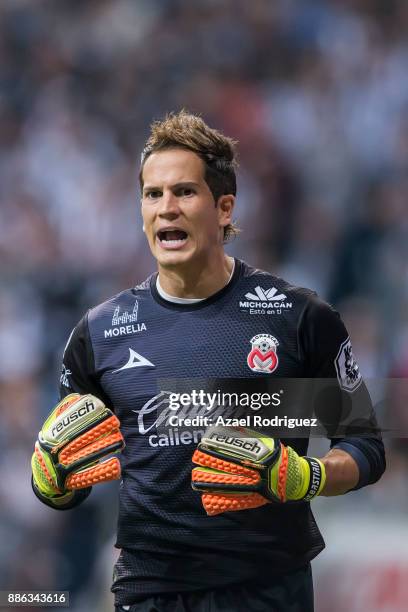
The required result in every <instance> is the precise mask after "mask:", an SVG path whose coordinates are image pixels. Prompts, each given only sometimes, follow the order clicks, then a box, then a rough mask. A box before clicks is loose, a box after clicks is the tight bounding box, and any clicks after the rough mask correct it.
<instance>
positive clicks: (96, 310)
mask: <svg viewBox="0 0 408 612" xmlns="http://www.w3.org/2000/svg"><path fill="white" fill-rule="evenodd" d="M152 276H153V275H152ZM152 276H149V277H148V278H147V279H146V280H144V281H143V282H142V283H140V284H139V285H136V286H135V287H132V288H129V289H125V290H123V291H120V292H119V293H116V294H115V295H113V296H112V297H110V298H108V299H107V300H105V301H104V302H101V303H100V304H98V305H96V306H94V307H93V308H90V309H89V310H88V313H87V319H88V323H89V324H92V323H95V322H97V321H99V320H101V319H106V318H107V317H110V318H111V319H112V325H115V324H118V323H120V322H122V321H123V322H124V323H128V322H131V321H135V320H137V311H138V307H139V300H140V299H146V298H147V297H150V283H151V279H152Z"/></svg>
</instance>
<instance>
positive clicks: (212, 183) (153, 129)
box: [139, 110, 240, 242]
mask: <svg viewBox="0 0 408 612" xmlns="http://www.w3.org/2000/svg"><path fill="white" fill-rule="evenodd" d="M236 144H237V143H236V141H235V140H232V138H228V136H224V134H221V132H219V131H218V130H215V129H213V128H210V127H209V126H208V125H207V124H206V123H205V122H204V121H203V119H202V118H201V117H199V116H198V115H193V114H190V113H189V112H187V111H186V110H181V111H180V112H178V113H169V114H168V115H167V116H166V117H165V118H164V120H163V121H154V122H153V123H152V124H151V126H150V136H149V138H148V139H147V141H146V144H145V147H144V149H143V152H142V160H141V168H140V173H139V181H140V187H141V189H142V190H143V167H144V164H145V161H146V160H147V158H148V157H149V156H150V155H151V154H152V153H155V152H156V151H163V150H164V149H187V150H188V151H193V153H196V154H197V155H198V156H199V157H200V158H201V159H202V160H203V162H204V166H205V174H204V179H205V181H206V183H207V185H208V187H209V188H210V190H211V193H212V195H213V197H214V200H215V205H217V202H218V199H219V198H220V197H221V196H222V195H229V194H232V195H234V196H235V195H236V192H237V181H236V176H235V169H236V167H237V166H238V164H237V160H236ZM239 231H240V230H239V229H238V227H236V225H235V224H234V223H230V224H228V225H227V226H226V227H225V228H224V242H228V240H230V239H231V238H233V237H234V236H236V235H237V234H238V233H239Z"/></svg>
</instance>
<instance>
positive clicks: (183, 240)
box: [160, 238, 186, 244]
mask: <svg viewBox="0 0 408 612" xmlns="http://www.w3.org/2000/svg"><path fill="white" fill-rule="evenodd" d="M185 241H186V238H182V239H180V238H179V239H177V240H175V239H173V240H164V239H162V240H160V242H162V243H163V244H183V243H184V242H185Z"/></svg>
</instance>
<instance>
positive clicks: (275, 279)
mask: <svg viewBox="0 0 408 612" xmlns="http://www.w3.org/2000/svg"><path fill="white" fill-rule="evenodd" d="M241 266H242V275H241V278H242V282H243V284H244V285H245V288H249V287H250V290H249V291H247V293H246V294H245V298H247V299H248V300H252V301H257V302H265V303H271V302H273V303H274V304H275V306H277V305H278V303H280V304H281V306H282V307H283V308H285V305H286V308H287V309H290V310H294V309H296V311H297V312H298V313H299V314H300V313H301V312H302V310H303V309H305V308H307V307H313V306H315V305H316V306H319V305H322V307H326V308H329V309H330V308H331V307H330V305H329V304H327V303H326V302H324V301H323V300H321V299H320V298H319V297H318V295H317V293H316V291H313V289H308V288H307V287H299V286H297V285H293V284H292V283H290V282H288V281H287V280H285V279H283V278H281V277H280V276H276V275H274V274H272V273H270V272H267V271H266V270H261V269H259V268H254V267H252V266H250V265H248V264H247V263H245V262H241Z"/></svg>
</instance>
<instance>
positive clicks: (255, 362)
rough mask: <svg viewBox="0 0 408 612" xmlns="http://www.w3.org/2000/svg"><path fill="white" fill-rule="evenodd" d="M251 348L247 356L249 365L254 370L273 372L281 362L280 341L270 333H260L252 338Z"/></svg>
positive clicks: (263, 372)
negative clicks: (279, 354)
mask: <svg viewBox="0 0 408 612" xmlns="http://www.w3.org/2000/svg"><path fill="white" fill-rule="evenodd" d="M251 346H252V348H251V350H250V352H249V354H248V357H247V364H248V367H249V368H250V369H251V370H252V371H253V372H259V373H261V374H272V372H274V371H275V370H276V368H277V367H278V364H279V359H278V353H277V350H278V346H279V342H278V341H277V339H276V338H275V337H274V336H270V335H269V334H258V335H256V336H254V337H253V338H252V340H251Z"/></svg>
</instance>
